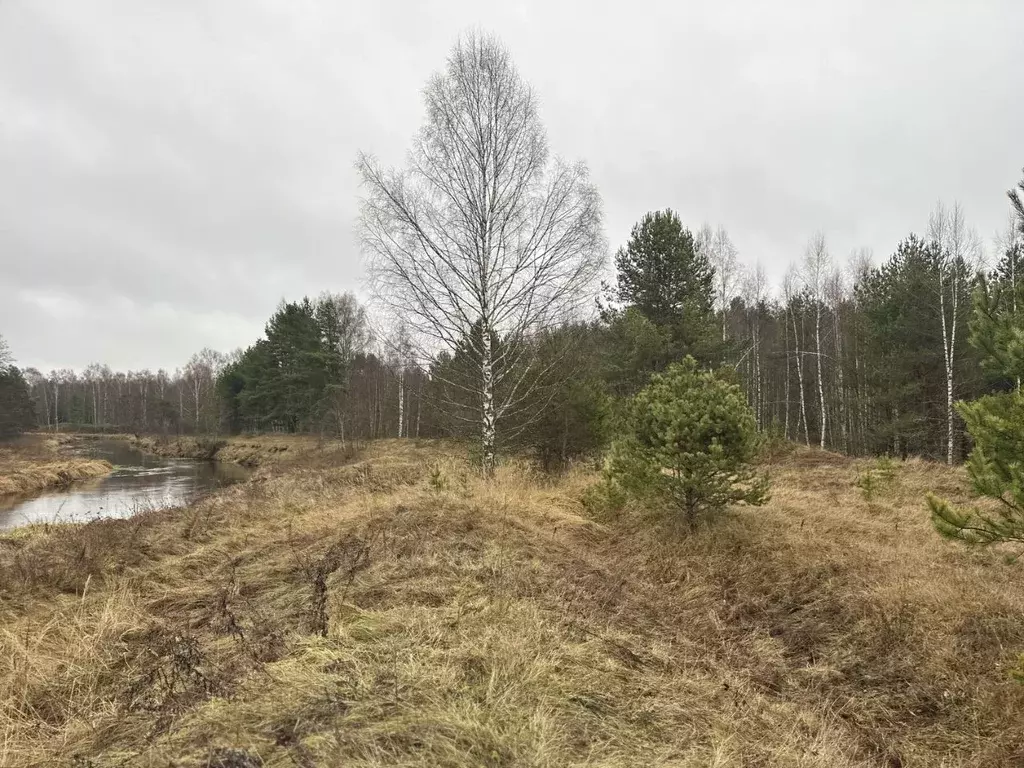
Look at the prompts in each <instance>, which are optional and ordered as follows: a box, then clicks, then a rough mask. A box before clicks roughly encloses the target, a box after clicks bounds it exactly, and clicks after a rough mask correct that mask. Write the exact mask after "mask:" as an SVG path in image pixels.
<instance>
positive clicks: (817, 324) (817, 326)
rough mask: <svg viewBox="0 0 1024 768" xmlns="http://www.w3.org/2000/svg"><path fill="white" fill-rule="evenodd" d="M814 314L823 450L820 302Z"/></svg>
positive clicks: (824, 419) (825, 420)
mask: <svg viewBox="0 0 1024 768" xmlns="http://www.w3.org/2000/svg"><path fill="white" fill-rule="evenodd" d="M815 304H816V307H817V308H816V311H815V315H814V346H815V348H816V349H815V353H816V354H815V357H816V358H817V360H818V400H819V402H820V404H821V440H820V441H819V442H820V446H821V449H822V450H825V428H826V426H827V425H828V411H827V410H826V409H825V380H824V379H823V378H822V375H821V302H820V301H817V302H815Z"/></svg>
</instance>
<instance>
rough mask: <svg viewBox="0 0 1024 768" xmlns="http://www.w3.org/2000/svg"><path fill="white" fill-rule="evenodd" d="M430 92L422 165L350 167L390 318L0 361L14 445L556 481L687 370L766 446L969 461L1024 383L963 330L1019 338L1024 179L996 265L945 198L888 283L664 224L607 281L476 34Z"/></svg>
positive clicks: (523, 104)
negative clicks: (193, 347) (445, 464)
mask: <svg viewBox="0 0 1024 768" xmlns="http://www.w3.org/2000/svg"><path fill="white" fill-rule="evenodd" d="M423 97H424V101H425V106H426V122H425V124H424V126H423V128H422V130H421V131H420V132H419V133H417V134H416V136H415V137H414V138H413V142H412V148H411V150H410V152H409V154H408V156H407V163H406V166H405V167H402V168H387V167H384V166H382V165H380V163H379V162H378V161H377V160H376V159H375V158H374V156H373V155H371V154H368V153H360V155H359V157H358V160H357V169H358V173H359V175H360V176H361V180H362V190H363V197H362V198H361V200H360V204H361V206H360V211H361V213H360V220H359V234H360V239H361V246H362V251H363V254H364V256H365V257H366V263H367V269H368V274H369V277H370V285H371V288H372V290H373V294H374V296H375V299H376V300H377V302H378V303H379V306H380V311H379V312H378V313H377V315H378V316H377V317H375V319H374V321H373V322H371V321H370V318H369V317H368V314H367V310H366V308H364V307H363V306H362V305H361V304H360V302H359V301H358V299H357V298H356V297H355V296H353V295H351V294H342V295H335V294H323V295H320V296H317V297H315V298H310V297H306V298H302V299H300V300H298V301H289V302H283V303H282V304H281V305H280V306H279V307H278V308H277V309H276V310H275V311H274V313H273V315H271V317H270V318H269V320H268V321H267V323H266V327H265V330H264V335H263V337H262V338H260V339H257V340H255V341H254V343H253V344H252V346H250V347H248V348H247V349H244V350H237V351H235V352H230V353H222V352H218V351H214V350H211V349H203V350H202V351H200V352H198V353H196V354H195V355H193V356H192V358H191V359H190V360H189V361H188V362H187V363H185V364H184V365H183V366H182V367H181V368H179V369H177V370H175V371H174V372H168V371H162V370H161V371H157V372H155V373H154V372H151V371H124V372H117V371H112V370H111V369H110V368H109V367H106V366H103V365H100V364H94V365H91V366H89V367H88V368H86V369H85V370H84V371H82V372H75V371H71V370H58V371H51V372H49V373H47V374H44V373H42V372H40V371H37V370H34V369H28V370H25V371H19V370H17V369H16V368H15V367H14V365H13V361H12V360H11V358H10V355H9V354H8V353H7V352H6V348H3V349H0V354H2V357H0V376H2V378H0V397H2V398H3V400H2V401H0V406H2V407H3V411H2V412H3V414H4V416H3V421H4V424H0V429H4V430H6V431H13V430H16V429H23V428H26V427H31V426H35V427H38V428H42V429H51V430H62V429H63V430H68V429H93V430H111V431H132V432H156V433H164V434H174V433H181V434H192V433H238V432H306V433H316V434H321V435H330V436H338V437H341V438H343V439H358V440H365V439H373V438H382V437H399V438H401V437H436V436H453V437H463V436H465V437H472V438H473V439H475V440H477V441H478V447H479V452H480V459H481V466H482V468H483V469H484V471H485V472H492V471H493V469H494V466H495V456H496V455H497V454H498V453H500V452H502V451H505V452H508V451H523V450H530V451H533V452H534V453H535V454H536V455H537V456H538V457H539V458H540V459H541V460H542V462H543V463H544V464H546V465H549V466H550V465H557V464H562V463H564V462H566V461H568V460H570V459H572V458H573V457H577V456H582V455H586V454H589V453H596V452H597V451H598V450H599V449H600V448H602V447H603V446H604V445H606V444H607V442H608V440H609V436H610V435H611V434H613V433H614V432H615V430H616V426H617V424H618V423H619V421H620V419H621V417H622V414H623V408H624V404H625V403H626V402H627V401H628V400H629V398H630V397H632V396H633V395H635V394H636V393H637V392H639V391H640V390H641V389H642V388H643V387H644V386H645V385H646V384H647V383H648V381H649V379H650V378H651V375H652V374H653V373H656V372H660V371H663V370H665V369H666V368H667V367H668V366H669V365H670V364H672V363H673V362H675V361H679V360H682V359H684V358H685V357H686V356H692V357H693V358H694V360H695V363H696V364H697V365H699V366H702V367H703V368H708V369H719V370H722V371H724V372H726V373H725V375H726V376H727V377H729V378H732V379H734V380H735V381H738V382H739V383H741V384H742V386H743V388H744V390H745V392H746V398H747V401H748V404H749V406H750V408H751V410H752V412H753V414H754V416H755V418H756V422H757V425H758V427H759V428H760V429H761V430H762V431H764V432H768V433H771V434H774V435H777V436H779V437H781V438H785V439H789V440H795V441H800V442H803V443H806V444H808V445H815V446H819V447H820V448H822V449H831V450H836V451H842V452H846V453H850V454H891V455H896V456H907V455H920V456H926V457H931V458H935V459H942V460H945V461H946V462H948V463H953V462H956V461H960V460H962V459H963V458H964V457H965V455H966V454H967V453H968V451H969V450H970V446H969V445H967V442H968V439H967V436H966V433H965V429H964V425H963V421H962V418H961V416H960V414H959V412H958V410H957V408H956V403H957V402H958V401H960V400H975V399H977V398H978V397H979V396H982V395H984V394H986V393H994V392H1002V391H1007V390H1011V389H1013V388H1019V385H1020V382H1019V381H1017V380H1014V381H1010V380H1007V379H1006V377H1005V375H1004V374H1001V373H999V372H998V371H995V370H992V368H991V366H990V368H989V371H988V372H986V371H984V370H983V365H982V362H983V361H985V360H988V359H990V358H992V357H993V356H992V355H983V354H981V353H980V352H979V350H978V349H976V348H974V347H972V346H971V344H970V328H969V324H970V323H971V319H972V317H973V316H974V309H975V306H976V305H977V306H984V307H986V312H988V313H989V314H990V316H991V317H990V319H993V318H994V319H995V320H998V319H999V318H1002V319H1004V320H1005V319H1010V320H1012V321H1013V322H1012V323H1010V325H1012V326H1013V327H1014V328H1017V327H1019V325H1020V324H1019V322H1018V321H1017V317H1016V315H1017V312H1018V311H1021V310H1024V307H1020V308H1018V298H1019V297H1024V293H1022V292H1021V291H1020V285H1021V277H1020V274H1021V265H1022V264H1021V262H1022V260H1024V204H1022V193H1024V182H1021V184H1020V186H1019V188H1018V189H1017V190H1013V191H1011V192H1010V193H1009V196H1010V201H1011V210H1010V216H1009V219H1008V222H1007V226H1006V229H1005V231H1004V232H1003V233H1002V234H1001V235H999V236H998V237H997V238H996V241H995V247H994V249H991V248H990V249H987V251H988V253H989V254H991V258H990V259H988V260H986V248H985V247H984V245H983V243H982V240H981V238H980V236H979V235H978V232H977V231H976V229H975V228H974V227H972V226H971V224H970V222H969V221H968V219H967V216H966V213H965V211H964V210H963V209H962V207H961V206H960V205H959V204H956V203H953V204H952V205H948V206H947V205H944V204H942V203H939V204H937V205H936V206H935V207H934V209H933V211H932V213H931V215H930V216H929V218H928V221H927V223H926V226H925V227H924V229H923V230H921V231H918V232H915V233H908V234H907V236H906V237H905V238H904V239H903V240H902V241H900V242H898V243H893V244H892V252H891V253H890V254H888V255H887V256H886V257H885V258H883V259H881V262H880V263H875V261H874V259H873V256H872V254H870V253H868V252H866V251H864V250H857V251H854V252H853V253H850V254H842V255H836V254H833V253H832V251H831V250H830V247H829V243H828V240H827V236H826V234H825V233H822V232H818V233H816V234H813V235H811V236H810V237H809V239H808V241H807V245H806V248H805V250H804V253H803V254H802V256H801V257H800V258H799V259H797V260H796V261H795V262H794V263H793V264H792V265H791V267H790V269H789V270H788V272H787V273H786V274H785V277H784V279H783V280H782V282H781V285H777V286H770V285H769V284H768V281H767V279H766V276H765V272H764V270H763V269H762V267H761V266H760V265H757V264H755V265H753V266H749V267H747V266H742V265H741V263H740V261H739V257H738V253H737V248H736V247H735V245H734V243H733V241H732V239H731V238H730V236H729V233H728V232H727V231H726V230H725V229H724V228H722V227H718V228H713V227H712V226H710V225H703V226H701V227H699V228H696V229H694V228H690V227H688V226H687V225H686V223H684V222H683V221H682V220H681V219H680V217H679V216H678V214H677V213H675V212H673V211H672V210H669V209H666V210H663V211H653V212H650V213H647V214H646V215H644V216H643V217H642V218H641V219H640V220H639V221H638V222H637V223H636V225H635V226H634V227H633V229H632V232H631V234H630V237H629V238H628V240H627V242H625V243H624V244H622V245H621V247H620V248H618V250H617V252H616V253H615V257H614V267H615V278H614V281H613V282H612V284H611V285H603V284H601V283H600V279H601V277H603V276H605V275H606V274H607V272H606V270H607V266H608V264H607V258H606V257H607V250H608V249H607V245H606V242H605V236H604V226H603V222H604V220H603V213H602V206H601V197H600V194H599V192H598V190H597V188H596V187H595V185H594V184H593V183H592V182H591V179H590V175H589V172H588V170H587V167H586V165H585V164H584V163H582V162H578V161H577V162H568V161H566V160H564V159H563V158H561V157H559V156H556V155H553V154H552V153H551V152H550V150H549V147H548V142H547V136H546V133H545V131H544V128H543V125H542V124H541V121H540V117H539V113H538V109H537V98H536V94H535V92H534V91H533V89H532V88H531V87H530V86H529V84H528V83H526V82H525V81H524V80H523V79H522V78H521V77H520V75H519V73H518V71H517V69H516V68H515V65H514V64H513V62H512V60H511V55H510V54H509V52H508V50H507V49H505V48H504V46H503V45H502V44H501V43H500V41H498V40H497V39H495V38H493V37H490V36H487V35H480V34H475V33H474V34H468V35H465V36H464V37H462V38H461V39H460V41H459V42H458V44H456V46H455V47H454V48H453V49H452V51H451V53H450V55H449V57H448V60H447V63H446V67H445V69H444V71H443V72H440V73H438V74H436V75H435V76H434V77H432V78H431V79H430V80H429V81H428V83H427V85H426V87H425V88H424V90H423ZM999 195H1001V192H1000V191H999V190H993V200H996V199H998V196H999ZM599 286H600V287H599ZM979 291H980V292H983V293H986V294H987V296H984V297H982V296H978V295H975V294H976V292H979ZM981 298H984V299H985V301H978V299H981ZM1020 300H1021V301H1024V298H1021V299H1020ZM995 325H998V323H994V325H993V327H994V326H995ZM1008 333H1009V332H1008ZM1013 333H1016V331H1014V332H1013ZM1011 341H1012V343H1013V344H1020V343H1021V342H1020V339H1019V338H1017V337H1016V336H1014V337H1013V339H1012V340H1011ZM687 365H690V364H689V363H688V364H687ZM1002 370H1009V369H1007V368H1003V369H1002ZM33 422H34V423H33Z"/></svg>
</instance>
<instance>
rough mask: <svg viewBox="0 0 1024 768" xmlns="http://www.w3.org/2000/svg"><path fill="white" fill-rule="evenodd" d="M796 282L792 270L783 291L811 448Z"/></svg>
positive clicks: (801, 412)
mask: <svg viewBox="0 0 1024 768" xmlns="http://www.w3.org/2000/svg"><path fill="white" fill-rule="evenodd" d="M795 282H796V273H795V271H794V270H792V269H791V270H790V271H789V272H787V273H786V277H785V280H784V282H783V287H782V291H783V295H784V296H785V300H786V312H787V314H788V315H789V317H790V320H792V322H793V345H794V348H795V353H796V354H795V355H794V358H795V360H796V378H797V386H798V387H799V389H800V421H802V422H803V425H804V442H805V443H807V446H808V447H810V445H811V436H810V429H809V427H808V424H807V401H806V400H805V398H804V363H803V353H802V352H801V350H800V331H799V330H797V327H796V313H795V312H794V310H793V305H794V303H795V302H796V300H797V296H796V292H795V288H794V283H795ZM803 324H804V318H803V310H802V309H801V311H800V325H801V327H802V326H803ZM799 433H800V425H799V423H798V424H797V434H798V435H799Z"/></svg>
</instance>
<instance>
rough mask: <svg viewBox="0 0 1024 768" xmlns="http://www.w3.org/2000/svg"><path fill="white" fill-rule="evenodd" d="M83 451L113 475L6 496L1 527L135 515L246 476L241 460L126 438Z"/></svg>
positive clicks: (97, 442)
mask: <svg viewBox="0 0 1024 768" xmlns="http://www.w3.org/2000/svg"><path fill="white" fill-rule="evenodd" d="M82 452H83V453H85V454H86V455H88V456H94V457H96V458H101V459H106V460H107V461H109V462H110V463H111V464H113V465H114V471H113V473H111V474H110V475H108V476H106V477H103V478H98V479H96V480H91V481H88V482H83V483H76V484H74V485H72V486H71V487H70V488H67V489H63V490H53V491H46V492H44V493H41V494H39V495H35V496H31V497H28V498H26V497H13V498H11V497H0V529H2V528H13V527H14V526H18V525H24V524H25V523H34V522H84V521H88V520H93V519H96V518H99V517H129V516H131V515H134V514H136V513H137V512H142V511H146V510H149V509H162V508H165V507H173V506H180V505H182V504H187V503H188V502H189V500H190V499H192V498H193V497H194V496H195V495H196V494H198V493H202V492H204V491H208V490H212V489H214V488H219V487H221V486H223V485H228V484H230V483H235V482H238V481H240V480H244V479H245V478H246V477H247V476H248V473H249V472H248V470H247V469H245V468H244V467H240V466H238V465H236V464H228V463H221V462H213V461H191V460H186V459H166V458H163V457H158V456H150V455H148V454H145V453H142V452H141V451H137V450H135V449H134V448H132V447H131V446H130V445H129V444H128V443H126V442H124V441H123V440H90V441H88V442H86V443H85V444H84V448H83V451H82Z"/></svg>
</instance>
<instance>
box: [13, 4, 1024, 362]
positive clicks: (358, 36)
mask: <svg viewBox="0 0 1024 768" xmlns="http://www.w3.org/2000/svg"><path fill="white" fill-rule="evenodd" d="M837 5H838V4H831V3H786V4H767V3H760V2H756V0H749V1H748V2H726V3H711V2H706V3H704V2H699V3H698V2H688V3H668V2H661V3H654V2H636V3H631V4H629V5H628V6H622V5H621V4H607V5H605V4H601V3H591V2H582V0H573V1H572V2H514V3H504V4H480V3H472V2H469V1H468V0H463V1H460V2H455V3H452V2H440V1H439V0H438V1H437V2H424V3H407V2H399V1H398V0H393V1H392V2H384V3H363V4H351V3H333V2H328V1H327V0H323V1H322V2H317V1H316V0H307V1H306V2H286V1H285V0H279V1H276V2H270V1H269V0H267V1H265V2H250V1H248V0H212V1H209V2H206V1H200V0H191V1H189V2H186V1H185V0H183V1H182V2H176V3H166V2H158V1H157V0H136V1H135V2H132V3H124V2H119V1H118V0H81V1H76V2H63V1H62V0H7V2H4V3H0V333H3V334H4V335H5V336H6V337H7V338H8V339H9V341H10V343H11V346H12V348H13V350H14V352H15V353H16V355H17V356H18V357H19V358H20V359H21V360H22V361H23V362H25V363H30V364H34V365H38V366H42V367H49V366H57V365H61V366H63V365H70V366H74V367H83V366H85V365H86V364H88V363H89V362H90V361H92V360H100V361H103V362H108V363H110V364H111V365H113V366H116V367H123V368H142V367H150V368H155V367H159V366H164V367H170V368H173V367H174V366H176V365H179V364H181V363H182V362H183V361H184V360H185V359H186V358H187V356H188V355H189V354H190V353H191V352H192V351H195V350H197V349H199V348H201V347H203V346H213V347H217V348H221V349H230V348H233V347H236V346H242V345H245V344H248V343H250V342H251V341H252V340H253V339H254V338H255V337H256V336H257V335H258V334H259V333H260V331H261V329H262V324H263V322H264V320H265V318H266V316H267V315H268V314H269V312H270V311H272V309H273V307H274V305H275V304H276V303H277V301H278V300H279V299H280V298H282V297H298V296H301V295H302V294H304V293H318V292H319V291H321V290H325V289H332V290H346V289H357V288H358V287H359V285H360V280H361V275H362V268H361V264H360V259H359V255H358V251H357V248H356V244H355V241H354V238H353V234H352V227H353V221H354V217H355V212H356V199H357V195H358V189H357V186H356V179H355V175H354V173H353V171H352V162H353V159H354V156H355V154H356V151H357V150H358V149H365V150H369V151H372V152H374V153H376V154H377V155H378V156H380V157H381V159H382V160H384V161H385V162H388V163H392V162H401V160H402V158H403V155H404V152H405V149H406V148H407V146H408V143H409V139H410V137H411V136H412V134H413V133H414V131H415V130H416V129H417V128H418V126H419V122H420V120H421V117H422V115H421V104H420V96H419V91H420V89H421V87H422V85H423V84H424V82H425V81H426V79H427V77H428V76H429V75H430V73H431V72H433V71H435V70H436V69H438V68H439V67H441V66H442V65H443V61H444V57H445V54H446V52H447V50H448V48H449V47H450V46H451V44H452V43H453V41H454V40H455V38H456V37H457V36H458V34H459V33H460V31H462V30H464V29H466V28H468V27H473V26H480V27H483V28H486V29H489V30H493V31H495V32H496V33H498V34H499V35H500V36H502V37H503V39H504V40H505V41H506V43H507V44H508V45H509V46H510V48H511V49H512V51H513V54H514V56H515V58H516V60H517V62H518V64H519V66H520V69H521V70H522V72H523V74H524V76H525V77H526V78H527V79H529V80H530V81H531V82H532V83H533V84H534V85H535V87H536V89H537V91H538V93H539V95H540V97H541V102H542V115H543V117H544V118H545V121H546V123H547V126H548V130H549V134H550V139H551V145H552V147H553V149H554V150H555V151H556V152H558V153H560V154H563V155H566V156H569V157H573V158H577V157H578V158H582V159H584V160H586V161H587V162H588V163H589V165H590V167H591V169H592V172H593V175H594V179H595V181H596V182H597V183H598V185H599V186H600V188H601V191H602V194H603V197H604V200H605V206H606V213H607V229H608V236H609V240H610V242H611V243H612V244H613V245H616V244H618V243H621V242H622V241H623V240H624V239H625V237H626V236H627V235H628V232H629V228H630V226H631V225H632V223H633V222H634V221H635V220H636V219H637V218H638V217H640V216H641V215H642V214H643V213H644V212H645V211H646V210H649V209H652V208H663V207H666V206H670V207H673V208H676V209H677V210H679V211H680V213H681V215H682V216H683V217H684V219H685V220H686V221H687V222H688V223H690V224H691V225H692V226H694V227H696V226H699V225H700V223H701V222H702V221H704V220H709V221H712V222H713V223H721V224H723V225H725V226H726V227H727V228H728V229H729V230H730V232H731V234H732V235H733V238H734V240H735V241H736V243H737V245H738V246H739V248H740V251H741V256H742V257H743V258H744V260H745V261H747V262H749V263H753V262H754V261H760V262H761V263H763V264H764V265H765V266H766V268H767V269H768V272H769V275H770V276H771V277H772V278H773V279H775V280H778V279H779V278H780V277H781V275H782V273H783V272H784V271H785V268H786V266H787V264H788V263H789V262H790V261H792V260H793V259H796V258H798V257H799V256H800V254H801V252H802V249H803V245H804V243H805V242H806V240H807V238H808V236H809V235H810V234H811V233H812V232H814V231H815V230H817V229H822V230H824V231H825V232H826V235H827V236H828V238H829V242H830V245H831V247H832V250H833V252H834V254H835V255H836V256H837V257H838V258H840V259H842V258H844V257H845V254H846V253H847V252H848V251H849V250H851V249H852V248H854V247H860V246H867V247H870V248H872V249H873V250H874V251H875V253H876V255H877V256H884V255H885V254H887V253H888V252H890V251H891V249H892V248H893V247H894V246H895V244H896V242H897V240H898V239H899V238H900V237H902V236H903V235H905V234H906V233H907V232H908V231H910V230H912V229H917V230H920V229H921V228H922V227H923V225H924V223H925V221H926V217H927V213H928V210H929V209H930V207H931V206H932V205H933V203H934V201H935V200H936V199H937V198H940V197H941V198H945V199H947V200H950V199H953V198H959V199H960V200H961V201H962V202H963V203H964V205H965V207H966V210H967V212H968V215H969V216H970V218H971V220H972V221H973V223H974V224H975V225H976V226H977V227H978V229H979V231H980V232H981V234H982V235H983V236H985V237H990V236H991V235H992V234H994V232H995V230H996V229H997V228H998V227H1001V226H1003V224H1004V223H1005V213H1006V207H1005V201H1004V199H1003V190H1005V189H1006V188H1008V187H1009V186H1010V185H1011V184H1013V183H1014V182H1015V181H1016V179H1017V178H1018V177H1019V174H1020V168H1021V166H1022V165H1024V148H1022V145H1021V143H1020V137H1021V136H1022V135H1024V99H1021V98H1020V94H1021V93H1024V74H1022V72H1024V70H1022V69H1021V67H1020V66H1019V63H1018V61H1017V59H1018V56H1019V54H1018V47H1017V46H1018V36H1019V31H1020V30H1021V29H1024V4H1021V3H1019V2H1016V1H1015V0H990V2H986V3H972V4H964V3H960V2H955V3H954V2H934V3H928V4H924V3H921V2H916V1H915V0H906V1H905V2H885V3H883V2H865V3H857V4H846V5H845V7H844V8H843V9H839V8H837V7H836V6H837ZM483 6H486V7H483Z"/></svg>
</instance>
